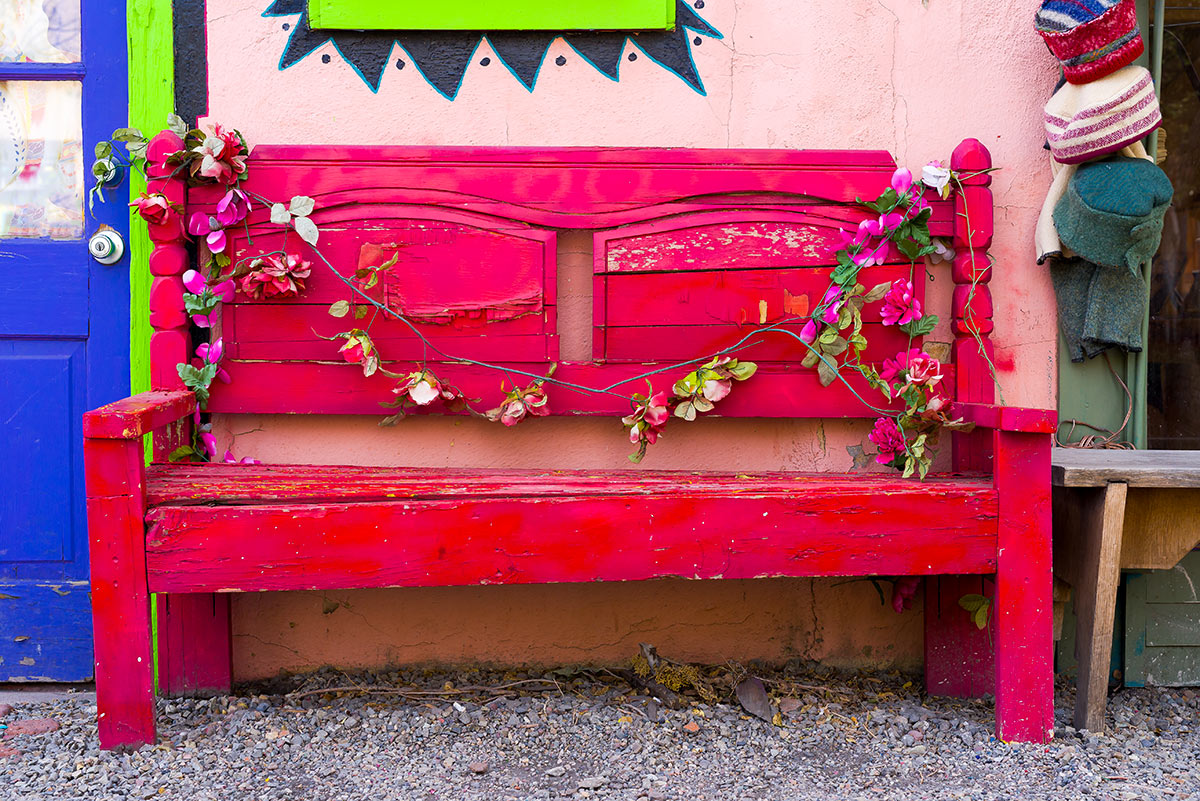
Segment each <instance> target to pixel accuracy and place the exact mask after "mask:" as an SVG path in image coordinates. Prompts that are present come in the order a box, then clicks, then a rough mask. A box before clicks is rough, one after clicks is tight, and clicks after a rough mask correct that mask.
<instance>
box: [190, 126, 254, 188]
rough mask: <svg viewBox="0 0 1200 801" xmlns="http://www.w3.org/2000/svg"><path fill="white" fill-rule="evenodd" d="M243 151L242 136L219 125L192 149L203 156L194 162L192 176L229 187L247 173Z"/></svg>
mask: <svg viewBox="0 0 1200 801" xmlns="http://www.w3.org/2000/svg"><path fill="white" fill-rule="evenodd" d="M242 150H243V147H242V139H241V136H239V135H238V133H237V132H236V131H226V130H225V129H224V128H222V127H221V126H220V125H217V126H215V127H214V128H213V130H212V132H211V133H210V134H208V135H207V136H205V137H204V141H203V142H202V143H200V145H199V146H197V147H194V148H192V152H194V153H199V154H200V156H201V157H200V159H198V160H197V161H194V162H192V174H193V175H196V174H199V175H201V176H203V177H205V178H212V179H213V180H214V181H216V182H218V183H222V184H225V185H227V186H228V185H231V184H234V183H237V181H238V178H239V177H240V176H241V175H242V173H244V172H245V171H246V156H245V155H244V154H243V152H242Z"/></svg>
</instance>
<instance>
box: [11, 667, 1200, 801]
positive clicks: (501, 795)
mask: <svg viewBox="0 0 1200 801" xmlns="http://www.w3.org/2000/svg"><path fill="white" fill-rule="evenodd" d="M700 675H701V676H704V677H706V678H705V682H706V683H707V686H708V687H709V688H712V689H714V690H715V691H716V692H717V693H718V695H719V696H720V700H719V701H718V702H716V703H712V704H709V703H704V702H702V701H701V700H700V696H698V695H697V694H696V693H695V692H694V691H685V693H684V696H685V697H686V698H687V700H688V701H689V703H687V704H686V706H685V707H684V708H682V709H677V710H673V709H665V708H661V707H660V706H659V705H658V704H657V703H656V702H655V701H653V700H652V699H650V698H649V697H648V696H646V695H645V694H638V692H636V691H634V690H631V688H630V687H629V685H628V684H626V683H625V682H624V681H622V680H620V679H619V678H617V677H616V676H614V675H612V674H608V673H606V672H603V671H601V672H594V673H577V672H576V673H571V672H569V671H556V672H555V673H552V674H546V673H541V672H532V673H531V672H525V673H521V672H507V673H488V672H480V671H459V672H434V671H401V672H395V673H381V674H366V673H361V674H344V673H337V672H333V671H323V672H321V673H317V674H309V675H305V676H294V677H290V678H288V679H286V680H281V681H280V682H277V683H275V684H273V685H272V686H260V687H256V688H246V689H245V690H244V694H242V695H238V696H231V697H222V698H214V699H208V700H161V701H160V702H159V706H158V720H159V743H158V745H157V746H155V747H153V748H150V747H146V748H142V749H140V750H138V751H134V752H129V753H111V752H109V753H106V752H101V751H100V750H99V749H98V747H97V742H96V728H95V713H96V708H95V706H94V701H93V700H92V699H91V698H90V697H88V696H86V695H81V696H78V697H72V696H66V697H63V698H59V699H55V700H44V699H43V700H32V701H19V702H18V703H16V705H15V706H16V708H15V709H14V710H12V711H7V710H5V709H3V708H2V707H0V713H5V714H4V715H3V717H0V722H3V723H5V724H7V726H8V729H7V731H8V732H9V734H8V736H6V737H5V738H4V739H2V740H0V754H3V755H2V756H0V798H3V799H39V800H40V799H97V798H105V799H107V798H132V799H143V798H163V799H186V801H208V800H209V799H212V801H217V800H218V799H219V800H220V801H227V800H229V799H236V800H237V801H241V799H314V800H315V801H334V800H335V799H337V800H340V799H346V800H347V801H350V800H351V799H353V800H354V801H358V800H359V799H365V798H369V799H454V801H459V800H460V799H461V800H463V801H471V800H473V799H488V800H489V801H491V800H492V799H494V800H495V801H502V800H503V799H546V798H563V797H569V798H576V799H586V798H595V799H631V800H632V799H640V798H648V799H689V800H690V801H691V800H695V799H714V800H715V799H719V800H720V801H725V800H726V799H729V800H730V801H740V800H741V799H789V800H790V799H797V800H807V799H813V800H814V801H815V800H816V799H820V800H821V801H825V799H871V800H872V801H874V800H875V799H904V800H905V801H913V800H915V799H981V800H982V799H1055V801H1058V800H1059V799H1080V798H1088V799H1123V800H1126V801H1132V799H1146V801H1149V799H1164V800H1165V799H1170V800H1171V801H1182V799H1189V798H1190V799H1194V800H1195V801H1200V732H1198V731H1197V728H1198V727H1197V726H1196V725H1195V723H1196V720H1197V716H1198V715H1200V695H1198V694H1197V693H1196V692H1194V691H1192V690H1187V689H1148V690H1124V691H1121V692H1119V693H1117V694H1116V695H1115V696H1114V697H1113V698H1112V699H1111V700H1110V702H1109V707H1108V708H1109V723H1110V733H1109V734H1108V735H1107V736H1097V735H1093V734H1089V733H1087V732H1076V731H1075V730H1074V729H1072V728H1070V727H1069V726H1067V725H1065V724H1066V722H1067V721H1069V719H1070V712H1069V710H1070V709H1071V707H1072V704H1073V701H1074V695H1073V690H1071V688H1070V687H1069V686H1068V685H1066V684H1061V685H1060V686H1059V689H1058V696H1057V699H1056V709H1057V712H1056V718H1057V721H1058V726H1059V728H1058V729H1057V730H1056V736H1055V739H1054V741H1053V742H1052V743H1051V744H1049V745H1006V744H1003V743H1000V742H997V741H996V740H995V739H994V738H993V737H992V708H991V704H990V703H989V702H986V701H981V702H958V701H951V700H946V699H933V698H925V697H922V695H921V693H920V690H919V685H918V684H917V683H916V682H915V681H908V680H907V678H906V677H904V676H897V675H894V674H892V675H881V674H841V673H821V672H813V671H811V670H807V671H806V670H800V669H795V670H791V671H777V672H768V671H757V675H759V676H761V677H762V678H763V680H764V682H765V686H766V688H767V689H768V690H769V691H770V695H771V701H772V703H773V704H774V708H773V709H772V712H775V711H777V712H779V717H778V718H777V719H776V722H777V723H782V725H775V724H772V723H769V722H765V721H763V720H760V719H758V718H755V717H752V716H750V715H748V714H747V713H746V712H745V711H744V710H743V709H742V707H741V706H740V705H739V703H738V701H737V699H736V697H734V695H733V692H732V687H733V686H734V683H735V682H736V681H737V680H740V678H741V677H742V675H744V674H743V673H742V671H741V669H740V668H739V667H737V666H732V667H728V668H723V669H712V670H710V671H708V672H705V673H702V674H700ZM337 688H350V689H349V690H346V689H341V690H339V689H337ZM355 688H360V689H355ZM710 697H711V696H710ZM42 719H48V720H50V721H54V722H55V723H56V724H58V726H59V728H57V729H56V730H53V731H49V732H44V733H34V732H36V731H37V730H39V729H45V728H50V726H51V724H49V723H47V724H33V723H28V722H27V723H19V721H36V720H42ZM22 730H33V731H31V732H30V733H24V734H15V735H14V734H13V732H14V731H17V732H20V731H22Z"/></svg>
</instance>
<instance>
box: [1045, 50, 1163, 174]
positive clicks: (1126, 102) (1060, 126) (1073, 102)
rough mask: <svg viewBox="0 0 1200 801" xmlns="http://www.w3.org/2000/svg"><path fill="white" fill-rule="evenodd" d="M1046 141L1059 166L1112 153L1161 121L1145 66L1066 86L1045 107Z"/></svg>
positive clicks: (1156, 99)
mask: <svg viewBox="0 0 1200 801" xmlns="http://www.w3.org/2000/svg"><path fill="white" fill-rule="evenodd" d="M1045 121H1046V141H1047V142H1048V143H1049V145H1050V154H1051V155H1052V156H1053V157H1054V160H1055V161H1057V162H1059V163H1060V164H1079V163H1081V162H1084V161H1089V160H1091V159H1095V158H1099V157H1101V156H1107V155H1108V154H1110V153H1116V152H1117V151H1118V150H1120V149H1121V148H1123V147H1125V146H1126V145H1129V144H1132V143H1133V142H1136V141H1138V140H1139V139H1141V138H1142V137H1144V136H1145V135H1146V134H1148V133H1150V132H1151V131H1153V130H1154V129H1155V128H1157V127H1158V126H1159V125H1161V124H1162V114H1161V113H1160V112H1159V110H1158V98H1157V97H1156V96H1155V94H1154V81H1153V80H1152V79H1151V78H1150V72H1149V70H1147V69H1146V68H1145V67H1122V68H1121V69H1119V70H1117V71H1116V72H1114V73H1113V74H1112V75H1109V76H1107V77H1104V78H1101V79H1100V80H1098V81H1093V82H1091V83H1087V84H1083V85H1075V84H1066V85H1065V86H1063V87H1062V88H1061V89H1059V90H1058V91H1057V92H1055V93H1054V96H1053V97H1051V98H1050V102H1049V103H1047V104H1046V109H1045Z"/></svg>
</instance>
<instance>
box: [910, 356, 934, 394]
mask: <svg viewBox="0 0 1200 801" xmlns="http://www.w3.org/2000/svg"><path fill="white" fill-rule="evenodd" d="M907 380H908V383H910V384H915V385H917V386H927V387H934V386H937V383H938V382H939V381H941V380H942V364H941V362H939V361H938V360H937V359H935V358H933V357H932V356H930V355H929V354H928V353H925V352H923V351H922V352H921V353H918V354H917V355H916V356H913V357H911V358H910V359H909V360H908V370H907Z"/></svg>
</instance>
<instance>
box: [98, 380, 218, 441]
mask: <svg viewBox="0 0 1200 801" xmlns="http://www.w3.org/2000/svg"><path fill="white" fill-rule="evenodd" d="M195 409H196V396H195V395H193V394H192V393H191V392H189V391H180V392H160V391H155V392H143V393H142V394H140V395H134V396H133V397H132V398H125V399H123V400H119V401H114V402H113V403H110V404H108V405H107V406H101V407H100V408H99V409H94V410H92V411H90V412H88V413H87V414H85V415H84V416H83V436H84V437H85V438H92V439H102V438H105V439H139V438H141V437H142V436H143V435H145V434H149V433H151V432H152V431H153V430H154V429H156V428H159V427H160V426H164V425H166V424H167V423H170V422H173V421H175V420H178V419H180V418H182V417H187V416H188V415H190V414H191V413H192V412H193V411H195Z"/></svg>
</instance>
